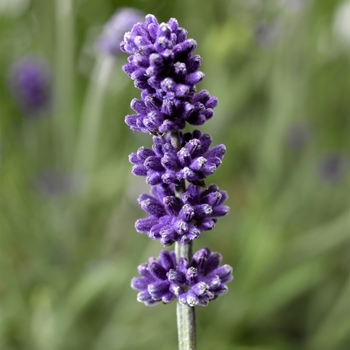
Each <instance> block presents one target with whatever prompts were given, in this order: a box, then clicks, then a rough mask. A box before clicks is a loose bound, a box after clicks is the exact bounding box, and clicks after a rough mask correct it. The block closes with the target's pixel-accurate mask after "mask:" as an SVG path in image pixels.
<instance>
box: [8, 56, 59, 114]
mask: <svg viewBox="0 0 350 350" xmlns="http://www.w3.org/2000/svg"><path fill="white" fill-rule="evenodd" d="M9 85H10V89H11V92H12V95H13V97H14V99H15V100H16V102H17V103H18V105H19V107H20V108H21V110H22V112H23V114H24V115H26V116H28V117H32V118H34V117H39V116H43V115H47V114H49V113H50V112H51V109H52V102H53V101H52V100H53V77H52V71H51V69H50V67H49V66H48V64H47V63H46V62H45V61H43V60H41V59H38V58H35V57H30V56H25V57H21V58H19V59H18V60H17V61H15V62H14V63H13V64H12V66H11V67H10V72H9Z"/></svg>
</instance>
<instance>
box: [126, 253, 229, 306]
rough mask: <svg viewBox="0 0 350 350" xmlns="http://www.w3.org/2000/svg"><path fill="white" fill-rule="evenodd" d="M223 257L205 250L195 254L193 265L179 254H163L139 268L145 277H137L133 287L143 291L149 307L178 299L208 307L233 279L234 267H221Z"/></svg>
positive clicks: (144, 300)
mask: <svg viewBox="0 0 350 350" xmlns="http://www.w3.org/2000/svg"><path fill="white" fill-rule="evenodd" d="M221 259H222V257H221V255H220V254H219V253H213V252H211V251H210V249H208V248H203V249H201V250H199V251H198V252H197V253H195V254H194V256H193V258H192V261H191V263H189V262H188V261H187V260H186V259H184V258H180V259H179V262H178V264H176V259H175V253H174V252H173V251H172V252H167V251H162V252H161V253H160V256H159V258H151V259H149V262H148V263H145V264H142V265H140V266H139V268H138V271H139V273H140V275H141V277H134V278H133V279H132V281H131V287H132V288H133V289H136V290H138V291H139V293H138V295H137V300H138V301H139V302H142V303H144V304H145V305H147V306H150V305H154V304H156V303H157V302H160V301H162V302H163V303H169V302H170V301H172V300H173V299H174V298H175V297H177V298H178V300H179V302H180V303H181V304H186V305H189V306H191V307H193V306H196V305H200V306H206V305H208V303H209V301H211V300H215V299H217V298H218V297H219V296H220V295H222V294H225V293H226V292H227V290H228V288H227V286H226V284H227V283H228V282H230V281H232V279H233V275H232V267H230V266H229V265H223V266H220V262H221Z"/></svg>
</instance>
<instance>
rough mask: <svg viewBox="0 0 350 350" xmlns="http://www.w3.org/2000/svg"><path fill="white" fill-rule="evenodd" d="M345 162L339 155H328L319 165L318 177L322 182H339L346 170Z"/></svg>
mask: <svg viewBox="0 0 350 350" xmlns="http://www.w3.org/2000/svg"><path fill="white" fill-rule="evenodd" d="M347 166H348V164H347V161H346V159H345V157H343V156H342V155H340V154H336V153H334V154H329V155H327V156H326V157H324V158H323V159H322V160H321V162H320V164H319V168H318V170H319V177H320V179H321V180H322V181H324V182H330V183H337V182H340V181H341V180H342V179H343V177H344V175H345V172H346V170H347Z"/></svg>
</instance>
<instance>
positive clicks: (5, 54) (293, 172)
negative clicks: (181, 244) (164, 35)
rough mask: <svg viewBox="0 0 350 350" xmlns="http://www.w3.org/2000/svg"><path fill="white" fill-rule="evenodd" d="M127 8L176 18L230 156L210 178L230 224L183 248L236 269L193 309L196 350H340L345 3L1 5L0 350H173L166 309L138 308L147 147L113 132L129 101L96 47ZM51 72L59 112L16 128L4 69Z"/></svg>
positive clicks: (132, 92)
mask: <svg viewBox="0 0 350 350" xmlns="http://www.w3.org/2000/svg"><path fill="white" fill-rule="evenodd" d="M121 6H129V7H134V8H137V9H139V10H141V11H142V12H143V13H145V14H147V13H153V14H154V15H156V17H157V18H158V19H159V21H167V20H168V19H169V18H170V17H175V18H177V19H178V21H179V23H180V26H182V27H184V28H186V29H187V30H188V32H189V37H190V38H194V39H195V40H197V43H198V48H197V50H196V53H199V54H200V55H201V56H202V58H203V65H202V69H201V70H202V71H203V72H204V73H205V74H206V77H205V79H204V80H203V82H202V83H201V84H200V86H199V89H207V90H209V92H210V93H211V94H212V95H215V96H217V97H218V98H219V106H218V107H217V108H216V109H215V115H214V118H213V119H212V120H210V121H209V122H208V123H207V124H205V125H204V126H203V127H201V128H200V129H201V130H202V131H204V132H210V133H211V135H212V136H213V144H219V143H224V144H225V145H226V147H227V153H226V155H225V158H224V162H223V164H222V166H221V168H220V169H219V170H218V171H217V172H216V173H215V174H214V175H213V176H212V177H211V178H210V179H209V181H208V182H209V183H210V182H215V183H217V184H218V185H219V187H220V188H222V189H225V190H227V191H228V193H229V196H230V197H229V200H228V205H229V206H230V207H231V212H230V215H229V216H227V217H225V218H223V219H221V220H219V222H218V224H217V226H216V227H215V229H214V230H213V231H211V232H207V233H205V234H203V236H202V238H201V239H200V240H198V241H196V242H195V243H194V248H195V250H197V249H199V248H201V247H204V246H208V247H210V248H211V249H212V250H214V251H219V252H221V253H222V255H223V263H227V264H230V265H231V266H233V267H234V275H235V279H234V281H233V282H231V283H230V284H229V292H228V294H227V295H225V296H223V297H222V298H220V299H218V300H217V301H215V302H213V303H211V304H210V305H209V306H208V307H206V308H197V327H198V348H199V349H202V350H205V349H208V350H209V349H219V350H226V349H227V350H228V349H236V350H289V349H305V350H345V349H350V346H349V344H350V343H349V323H350V320H349V314H350V302H349V295H350V283H349V228H350V217H349V176H348V175H349V174H348V166H349V162H348V160H349V115H350V113H349V96H350V95H349V92H350V91H349V51H350V50H349V45H350V28H349V26H350V2H349V1H340V0H339V1H338V0H321V1H316V0H315V1H311V0H310V1H307V0H305V1H302V0H271V1H259V0H231V1H230V0H206V1H201V0H179V1H164V0H163V1H162V0H160V1H159V0H148V1H144V0H134V1H116V0H99V1H95V0H57V1H54V0H32V1H30V0H1V1H0V21H1V25H0V26H1V27H0V28H1V37H0V50H1V51H0V89H1V104H0V108H1V109H0V112H1V136H0V143H1V149H0V152H1V159H0V163H1V218H0V220H1V255H0V300H1V305H0V348H1V349H4V350H48V349H49V350H80V349H81V350H83V349H84V350H88V349H89V350H90V349H91V350H100V349H103V350H117V349H130V350H132V349H165V350H167V349H169V350H170V349H176V348H177V331H176V319H175V303H172V304H170V305H158V306H155V307H152V308H147V307H145V306H144V305H143V304H140V303H138V302H137V301H136V294H137V293H136V292H135V291H134V290H131V288H130V280H131V278H132V277H133V276H136V275H137V270H136V268H137V266H138V265H139V264H141V263H142V262H145V261H147V259H148V257H149V256H158V254H159V251H160V250H161V249H162V247H161V245H160V244H159V243H158V242H155V241H151V240H149V239H148V238H147V237H146V236H145V235H139V234H138V233H136V231H135V229H134V222H135V220H136V219H138V218H140V217H143V216H144V213H143V212H142V211H141V209H140V207H139V206H138V204H137V197H138V196H139V195H140V194H141V193H144V192H147V191H148V187H147V186H146V184H145V183H144V178H136V177H133V176H132V175H131V173H130V171H131V165H130V164H129V162H128V154H130V153H131V152H134V151H136V150H137V149H138V148H139V147H140V146H142V145H144V146H149V145H150V144H151V138H150V137H149V136H148V135H143V134H140V133H136V132H132V131H131V130H129V128H128V127H127V126H126V125H125V124H124V117H125V115H126V114H131V109H130V101H131V99H132V98H134V97H139V91H138V90H136V89H135V88H134V87H133V83H132V81H131V80H130V79H129V78H128V77H127V76H126V75H125V74H124V73H123V72H122V71H121V66H122V65H123V64H124V63H125V62H126V59H127V57H126V55H121V56H120V58H118V59H116V60H115V61H113V62H111V61H110V62H109V64H110V66H109V70H108V73H109V74H108V75H107V76H106V77H104V80H103V81H102V82H100V83H98V81H96V77H97V78H98V73H99V72H100V69H101V66H100V65H101V57H99V54H98V53H97V52H96V51H95V50H94V42H95V40H96V38H97V37H98V36H99V35H100V34H101V31H102V28H103V25H104V24H105V23H106V22H107V21H108V20H109V18H110V17H111V16H112V14H113V13H114V11H115V10H116V9H117V8H118V7H121ZM28 54H30V55H33V56H36V57H40V58H42V59H45V60H46V61H47V62H49V64H50V66H51V67H52V69H53V75H54V82H55V105H54V107H55V108H54V110H53V112H52V113H50V114H49V115H47V116H44V117H41V118H28V117H27V116H25V115H23V114H22V112H21V110H20V109H19V108H18V106H17V105H16V103H15V101H14V100H13V98H12V96H11V92H10V89H9V86H8V69H9V67H10V66H11V64H12V62H13V61H15V60H16V59H17V58H19V57H22V56H23V55H28Z"/></svg>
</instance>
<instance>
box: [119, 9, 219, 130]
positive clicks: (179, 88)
mask: <svg viewBox="0 0 350 350" xmlns="http://www.w3.org/2000/svg"><path fill="white" fill-rule="evenodd" d="M196 46H197V43H196V42H195V40H193V39H187V31H186V30H185V29H183V28H181V27H179V25H178V22H177V21H176V19H174V18H172V19H170V20H169V21H168V23H161V24H158V21H157V19H156V18H155V17H154V16H153V15H147V16H146V18H145V23H137V24H136V25H135V26H134V27H133V28H132V30H131V32H128V33H126V34H125V36H124V40H123V42H122V43H121V44H120V48H121V50H122V51H123V52H126V53H129V54H130V56H129V58H128V63H127V64H125V65H124V66H123V70H124V71H125V73H126V74H128V75H129V76H130V77H131V79H132V80H134V84H135V87H137V88H138V89H140V90H142V94H141V97H142V99H141V100H139V99H134V100H133V101H132V102H131V108H132V109H133V110H134V111H135V112H136V113H137V114H133V115H128V116H127V117H126V118H125V121H126V123H127V124H128V125H129V126H130V128H131V129H132V130H137V131H142V132H151V133H154V134H159V133H160V134H163V133H165V132H172V131H174V132H176V131H179V130H182V129H183V128H184V127H185V126H186V122H188V123H189V124H192V125H202V124H203V123H205V122H206V121H207V120H208V119H210V118H211V117H212V116H213V108H215V107H216V105H217V99H216V98H215V97H211V96H210V95H209V93H208V91H206V90H202V91H201V92H199V93H196V84H198V83H199V82H200V81H201V80H202V79H203V77H204V74H203V73H202V72H200V71H199V70H198V69H199V67H200V65H201V63H202V59H201V57H200V56H199V55H194V56H192V52H193V51H194V50H195V48H196Z"/></svg>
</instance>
